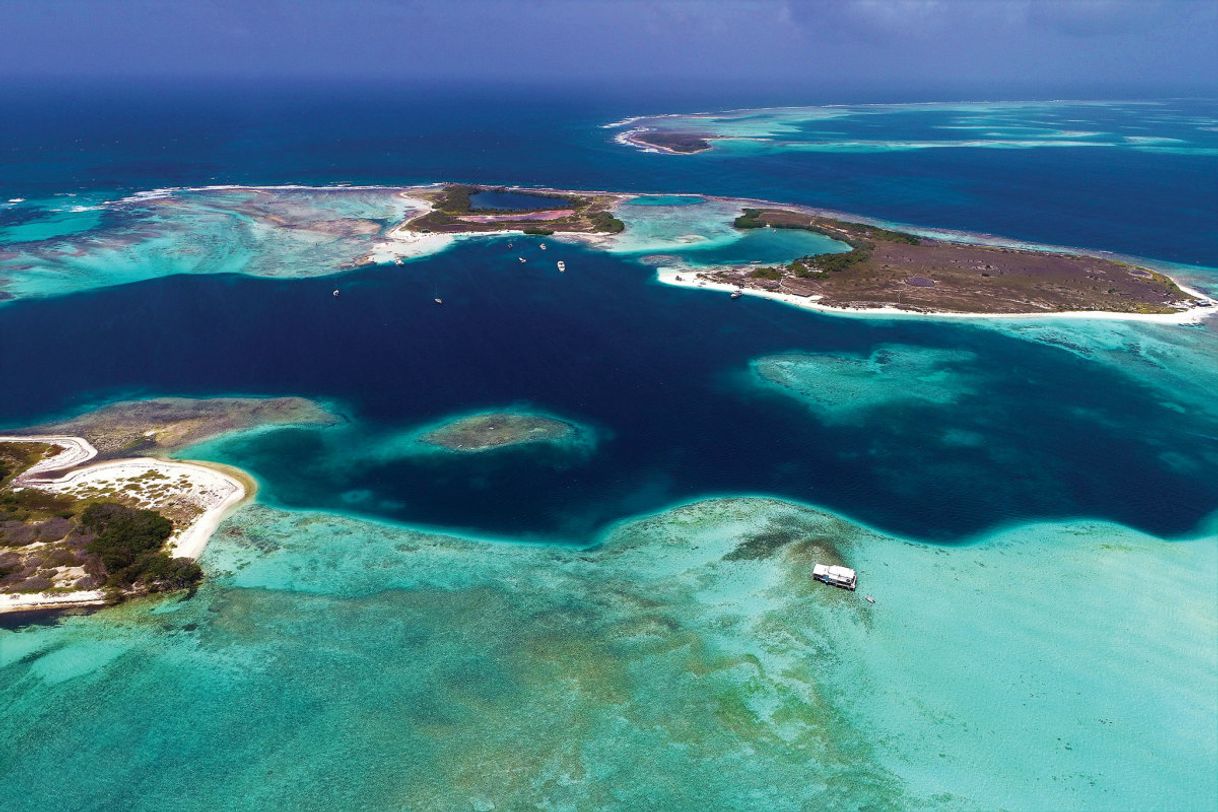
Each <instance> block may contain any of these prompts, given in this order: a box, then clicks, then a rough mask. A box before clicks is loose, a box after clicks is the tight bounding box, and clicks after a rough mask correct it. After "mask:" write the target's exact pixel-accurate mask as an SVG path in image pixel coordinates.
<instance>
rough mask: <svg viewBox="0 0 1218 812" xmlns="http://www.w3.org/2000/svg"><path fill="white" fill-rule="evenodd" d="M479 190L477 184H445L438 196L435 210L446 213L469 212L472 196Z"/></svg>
mask: <svg viewBox="0 0 1218 812" xmlns="http://www.w3.org/2000/svg"><path fill="white" fill-rule="evenodd" d="M477 191H478V189H477V187H475V186H461V185H453V186H445V187H444V189H443V190H442V191H441V192H440V194H439V195H437V196H436V199H435V201H434V206H435V210H436V211H442V212H444V213H445V214H469V207H470V200H469V199H470V196H471V195H473V194H475V193H476V192H477Z"/></svg>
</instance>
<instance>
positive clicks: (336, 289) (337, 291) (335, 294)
mask: <svg viewBox="0 0 1218 812" xmlns="http://www.w3.org/2000/svg"><path fill="white" fill-rule="evenodd" d="M340 293H342V291H340V290H339V289H338V288H335V289H334V293H333V296H334V298H336V299H337V298H338V295H339V294H340Z"/></svg>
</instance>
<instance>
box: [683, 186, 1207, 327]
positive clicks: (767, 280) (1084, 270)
mask: <svg viewBox="0 0 1218 812" xmlns="http://www.w3.org/2000/svg"><path fill="white" fill-rule="evenodd" d="M735 226H736V227H737V228H739V229H758V228H784V229H806V230H808V231H813V232H816V233H819V234H823V235H825V236H828V237H832V238H833V239H835V240H838V241H840V242H841V243H842V244H843V246H844V248H845V249H846V250H843V251H841V252H833V253H822V254H816V255H812V256H806V257H800V258H798V259H795V260H793V261H791V262H788V263H785V264H782V265H758V264H747V265H740V266H733V267H724V268H716V269H710V270H707V271H702V272H696V273H695V274H694V276H695V278H696V279H704V280H707V281H710V282H713V283H717V284H719V285H722V286H725V287H728V288H734V289H737V290H741V291H756V292H761V293H771V294H783V295H786V296H789V297H793V298H795V299H804V300H808V301H810V302H814V303H815V304H816V305H817V306H819V307H822V308H826V309H836V310H881V311H888V310H902V311H910V312H920V313H948V314H950V313H958V314H976V315H992V314H993V315H997V314H1011V315H1015V314H1040V313H1064V312H1075V313H1077V312H1104V313H1114V314H1122V313H1123V314H1147V315H1177V314H1181V313H1186V312H1187V311H1189V310H1191V309H1193V308H1205V307H1212V305H1213V303H1212V302H1211V301H1210V300H1209V299H1208V298H1206V297H1205V296H1202V295H1201V294H1199V293H1197V292H1195V291H1189V290H1185V289H1183V288H1181V287H1180V285H1178V284H1177V283H1176V282H1175V281H1174V280H1173V279H1171V278H1170V277H1169V276H1167V275H1166V274H1163V273H1160V272H1158V271H1154V270H1151V269H1149V268H1142V267H1138V266H1135V265H1132V264H1129V263H1126V262H1122V261H1119V260H1116V259H1108V258H1104V257H1099V256H1094V255H1090V254H1082V253H1073V252H1065V251H1050V250H1031V249H1026V248H1019V247H1013V246H1010V245H986V244H981V243H977V242H970V241H957V240H948V239H940V238H930V237H926V236H920V235H915V234H912V233H908V232H904V231H895V230H890V229H887V228H881V227H878V226H875V225H869V224H866V223H861V222H854V221H851V220H847V219H842V218H840V217H832V216H828V215H825V214H823V213H818V212H815V211H814V210H803V209H799V208H795V207H789V208H788V207H783V208H777V207H764V208H752V207H749V208H745V210H744V213H743V214H742V215H741V216H740V217H738V218H737V219H736V221H735Z"/></svg>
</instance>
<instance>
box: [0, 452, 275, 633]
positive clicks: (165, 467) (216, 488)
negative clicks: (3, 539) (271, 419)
mask: <svg viewBox="0 0 1218 812" xmlns="http://www.w3.org/2000/svg"><path fill="white" fill-rule="evenodd" d="M0 442H24V443H47V444H52V445H57V446H59V447H60V448H63V449H64V451H61V452H60V453H59V454H56V455H54V456H52V457H50V458H49V459H46V460H42V461H40V462H39V463H37V464H35V465H33V466H31V467H30V469H29V470H27V471H25V472H23V473H22V474H21V475H20V476H18V477H16V478H15V479H14V480H13V484H14V485H16V486H18V487H20V488H35V489H38V490H42V491H47V492H50V493H70V492H71V491H70V489H71V488H73V487H75V486H78V485H80V484H82V483H86V482H88V483H99V482H100V483H103V484H105V483H116V482H122V481H131V480H135V479H138V478H139V477H141V476H145V475H147V474H149V473H155V474H158V475H160V476H161V477H164V478H169V477H174V478H176V479H178V480H179V481H180V480H181V479H182V478H185V480H186V484H187V486H188V489H180V490H179V492H178V493H176V494H175V496H177V497H179V498H181V497H182V494H183V493H186V494H187V499H188V500H189V498H190V497H193V504H194V506H195V507H196V508H199V509H201V512H200V513H199V514H198V515H196V516H194V517H193V518H192V519H191V520H190V521H189V523H187V524H186V525H185V526H184V527H182V528H180V529H176V528H175V532H174V534H173V535H171V536H170V537H169V540H168V545H169V554H170V556H171V557H174V558H189V559H191V560H192V561H193V560H197V559H198V558H199V557H200V556H201V555H202V554H203V552H204V550H206V548H207V543H208V542H209V541H210V540H211V537H212V535H213V534H214V533H215V532H216V529H217V528H218V527H219V526H220V523H221V522H223V521H224V520H225V519H226V518H228V517H229V516H231V515H232V514H233V513H234V512H235V511H236V510H237V509H238V508H239V507H240V506H241V505H243V504H245V503H246V502H248V501H249V500H251V499H252V498H253V496H254V494H255V493H256V492H257V482H256V481H255V480H254V479H253V478H252V477H250V476H249V475H248V474H246V473H245V472H244V471H239V470H237V469H234V468H232V467H230V466H227V465H222V464H219V463H211V462H194V461H187V460H169V459H160V458H157V457H127V458H122V459H114V460H102V461H100V462H92V463H90V462H89V460H92V459H93V458H95V457H96V456H97V450H96V449H95V448H94V447H93V446H92V444H91V443H89V442H88V441H87V440H85V439H84V438H83V437H70V436H65V435H36V434H32V435H0ZM56 472H58V473H59V474H60V475H59V476H57V477H53V478H52V477H48V476H46V474H50V473H56ZM105 603H106V599H105V596H104V593H103V592H101V591H100V590H86V591H79V592H69V593H63V594H56V593H47V592H38V593H28V594H14V593H4V594H0V614H7V613H11V612H24V611H35V610H43V609H62V608H71V607H77V606H101V605H105Z"/></svg>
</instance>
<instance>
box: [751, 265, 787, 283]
mask: <svg viewBox="0 0 1218 812" xmlns="http://www.w3.org/2000/svg"><path fill="white" fill-rule="evenodd" d="M749 276H750V277H751V278H753V279H771V280H774V281H777V280H779V279H782V270H781V269H779V268H775V267H772V266H770V267H765V268H754V269H753V270H752V271H750V272H749Z"/></svg>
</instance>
